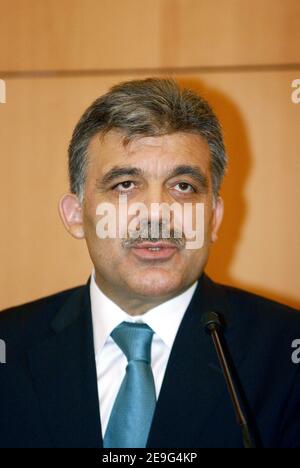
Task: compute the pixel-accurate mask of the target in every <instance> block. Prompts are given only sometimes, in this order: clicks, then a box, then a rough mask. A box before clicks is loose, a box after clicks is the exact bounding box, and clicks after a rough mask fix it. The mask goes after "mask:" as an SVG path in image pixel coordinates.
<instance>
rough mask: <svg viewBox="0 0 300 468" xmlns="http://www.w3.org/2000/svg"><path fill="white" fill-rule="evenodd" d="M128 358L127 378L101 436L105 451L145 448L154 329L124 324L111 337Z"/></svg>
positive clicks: (152, 388) (152, 398)
mask: <svg viewBox="0 0 300 468" xmlns="http://www.w3.org/2000/svg"><path fill="white" fill-rule="evenodd" d="M111 337H112V338H113V340H114V341H115V342H116V344H117V345H118V346H119V347H120V348H121V350H122V351H123V353H124V354H125V356H126V358H127V361H128V363H127V367H126V375H125V377H124V379H123V382H122V384H121V387H120V390H119V393H118V395H117V397H116V400H115V403H114V406H113V409H112V411H111V415H110V418H109V422H108V426H107V429H106V433H105V436H104V441H103V446H104V448H144V447H146V444H147V439H148V435H149V431H150V427H151V422H152V418H153V414H154V410H155V404H156V395H155V384H154V379H153V374H152V369H151V344H152V338H153V330H151V328H150V327H148V325H146V324H143V323H129V322H123V323H121V325H119V326H118V327H116V328H115V329H114V331H113V332H112V334H111Z"/></svg>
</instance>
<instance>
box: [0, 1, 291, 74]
mask: <svg viewBox="0 0 300 468" xmlns="http://www.w3.org/2000/svg"><path fill="white" fill-rule="evenodd" d="M299 15H300V2H299V0H263V1H262V0H251V1H250V0H9V1H8V0H1V3H0V50H1V54H0V74H1V71H2V72H4V71H8V72H11V71H31V70H48V71H49V70H50V71H51V70H53V71H54V70H88V69H102V70H103V69H127V70H128V69H136V68H160V67H199V66H224V65H227V66H228V65H233V66H239V65H257V64H271V65H274V64H290V63H295V62H296V63H298V62H299V50H300V29H299Z"/></svg>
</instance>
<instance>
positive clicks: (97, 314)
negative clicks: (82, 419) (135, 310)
mask: <svg viewBox="0 0 300 468" xmlns="http://www.w3.org/2000/svg"><path fill="white" fill-rule="evenodd" d="M196 287H197V282H196V283H194V284H193V285H192V286H191V287H190V288H189V289H187V290H186V291H185V292H184V293H182V294H180V295H179V296H176V297H174V298H172V299H170V300H169V301H166V302H164V303H162V304H160V305H158V306H156V307H154V308H153V309H151V310H149V311H148V312H146V313H145V314H143V315H141V316H134V317H132V316H130V315H128V314H127V313H126V312H124V311H123V310H122V309H121V308H120V307H119V306H117V305H116V304H115V303H114V302H113V301H111V300H110V299H109V298H108V297H107V296H106V295H105V294H104V293H103V292H102V291H101V290H100V288H99V287H98V285H97V284H96V281H95V274H94V272H93V274H92V275H91V283H90V297H91V309H92V321H93V334H94V346H95V357H96V368H97V382H98V395H99V403H100V416H101V425H102V435H103V437H104V434H105V431H106V427H107V424H108V420H109V417H110V413H111V410H112V407H113V404H114V402H115V399H116V396H117V393H118V391H119V388H120V386H121V383H122V380H123V378H124V376H125V371H126V366H127V359H126V357H125V355H124V354H123V352H122V351H121V349H120V348H119V347H118V345H117V344H116V343H115V342H114V340H113V339H112V338H111V337H110V334H111V332H112V331H113V330H114V329H115V327H117V326H118V325H119V324H120V323H121V322H124V321H126V322H139V323H146V324H147V325H148V326H149V327H151V328H152V330H153V331H154V335H153V341H152V347H151V367H152V372H153V377H154V382H155V389H156V398H158V395H159V392H160V389H161V385H162V382H163V378H164V375H165V370H166V367H167V363H168V359H169V356H170V353H171V349H172V346H173V342H174V340H175V337H176V334H177V331H178V329H179V326H180V323H181V321H182V319H183V316H184V313H185V311H186V310H187V308H188V305H189V303H190V301H191V299H192V296H193V294H194V292H195V289H196Z"/></svg>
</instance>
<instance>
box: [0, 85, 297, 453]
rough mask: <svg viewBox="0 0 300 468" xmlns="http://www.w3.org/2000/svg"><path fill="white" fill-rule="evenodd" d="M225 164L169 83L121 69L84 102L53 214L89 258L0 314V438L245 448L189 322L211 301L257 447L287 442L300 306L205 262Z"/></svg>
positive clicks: (53, 443) (213, 136)
mask: <svg viewBox="0 0 300 468" xmlns="http://www.w3.org/2000/svg"><path fill="white" fill-rule="evenodd" d="M226 162H227V160H226V154H225V149H224V144H223V138H222V133H221V129H220V125H219V122H218V120H217V118H216V116H215V114H214V113H213V111H212V110H211V108H210V107H209V105H208V104H207V103H206V102H205V101H204V100H203V99H202V98H201V97H199V96H197V95H196V94H194V93H193V92H192V91H189V90H187V89H180V88H179V87H178V86H177V85H176V83H175V82H173V81H170V80H160V79H147V80H141V81H132V82H127V83H122V84H120V85H118V86H115V87H113V88H112V89H111V90H110V91H109V92H108V93H107V94H105V95H104V96H102V97H100V98H99V99H98V100H96V101H95V102H94V103H93V104H92V105H91V106H90V108H89V109H88V110H87V111H86V112H85V113H84V115H83V116H82V118H81V119H80V121H79V122H78V124H77V126H76V128H75V130H74V133H73V137H72V140H71V143H70V147H69V174H70V186H71V190H70V193H68V194H66V195H65V196H64V197H63V198H62V199H61V201H60V214H61V218H62V220H63V223H64V225H65V227H66V229H67V230H68V232H69V233H70V234H71V235H72V236H73V237H75V238H76V239H85V241H86V243H87V247H88V250H89V254H90V257H91V260H92V262H93V265H94V271H93V274H92V276H91V278H90V279H89V281H88V283H87V285H85V286H81V287H78V288H74V289H72V290H68V291H63V292H61V293H59V294H56V295H53V296H50V297H47V298H44V299H40V300H38V301H35V302H32V303H30V304H25V305H23V306H19V307H16V308H13V309H10V310H7V311H4V312H3V313H1V314H0V330H1V338H2V339H3V340H4V341H5V343H6V346H7V363H6V364H5V365H2V366H1V376H0V391H1V398H0V418H1V426H0V435H1V437H0V446H3V447H107V448H116V447H147V448H159V447H164V448H176V447H177V448H184V447H194V448H201V447H211V448H213V447H236V448H238V447H243V437H242V433H241V430H240V427H239V426H238V424H237V423H236V419H235V414H234V411H233V407H232V404H231V400H230V397H229V395H228V392H227V389H226V383H225V380H224V378H223V375H222V372H221V369H220V366H219V362H218V358H217V355H216V353H215V350H214V347H213V343H212V341H211V338H210V337H209V335H208V334H207V333H206V331H205V330H204V327H203V325H202V324H201V320H202V319H203V317H204V316H205V314H206V313H207V312H216V313H217V314H218V315H219V317H220V319H221V320H222V321H223V322H224V325H225V328H224V344H225V346H226V354H227V357H228V359H229V360H230V362H231V366H232V374H233V377H234V380H235V384H236V386H237V388H238V394H239V399H240V401H241V405H242V409H243V412H244V413H245V415H246V417H247V420H248V423H249V428H250V433H251V437H252V438H253V440H255V444H256V446H263V447H300V414H299V409H300V367H299V366H297V364H296V363H294V362H293V360H292V352H293V348H292V345H293V343H294V341H295V339H297V338H300V316H298V314H297V313H296V311H294V310H291V309H289V308H288V307H286V306H283V305H280V304H277V303H274V302H272V301H269V300H267V299H263V298H261V297H258V296H255V295H252V294H250V293H247V292H244V291H241V290H237V289H234V288H232V287H225V286H221V285H218V284H215V283H214V282H213V281H212V280H210V279H209V278H208V277H207V276H206V275H205V273H204V269H205V265H206V263H207V260H208V256H209V251H210V246H211V244H212V243H213V242H215V240H216V239H217V232H218V229H219V226H220V224H221V221H222V216H223V202H222V199H221V198H220V196H219V189H220V185H221V182H222V178H223V175H224V172H225V168H226ZM125 202H126V206H125ZM122 203H123V204H122ZM135 204H137V206H138V207H139V209H138V210H136V209H132V207H133V206H134V205H135ZM157 204H161V206H165V207H166V206H167V207H170V206H173V204H175V205H174V206H175V208H176V207H177V211H176V210H175V209H174V210H173V211H172V212H171V211H169V212H168V213H167V212H166V211H164V210H160V209H159V210H154V209H152V208H154V207H155V206H156V205H157ZM124 206H125V207H126V210H125V211H122V209H123V208H124ZM174 206H173V208H174ZM201 207H204V216H203V217H201V216H199V217H198V214H199V213H200V215H201V213H203V211H202V212H201ZM109 208H113V209H112V210H111V211H110V214H109V216H108V215H107V217H106V218H105V223H103V222H102V221H103V219H104V218H103V216H102V217H101V215H104V212H105V210H106V211H107V210H108V211H109ZM178 208H179V209H178ZM181 208H184V209H187V208H190V211H189V215H188V216H186V217H184V216H183V218H181V219H180V215H181V214H182V213H180V209H181ZM198 209H199V210H198ZM124 213H125V214H124ZM167 214H168V215H170V216H169V217H168V216H167ZM125 215H126V216H127V215H128V219H127V220H126V222H125V221H124V218H125V217H126V216H125ZM101 220H102V221H101ZM199 220H200V221H201V222H200V221H199ZM180 221H181V223H180ZM134 222H135V223H134ZM189 223H190V224H189ZM104 224H107V226H106V227H104ZM180 228H182V230H181V232H180ZM200 231H201V233H202V237H201V236H200V237H201V239H202V242H201V243H200V244H199V243H198V244H197V243H196V244H193V243H192V242H190V244H188V242H189V240H191V239H192V235H191V234H192V233H194V234H195V236H196V237H197V234H199V232H200ZM108 234H109V235H108ZM198 240H199V239H198Z"/></svg>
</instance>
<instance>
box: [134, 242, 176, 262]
mask: <svg viewBox="0 0 300 468" xmlns="http://www.w3.org/2000/svg"><path fill="white" fill-rule="evenodd" d="M151 247H152V248H160V250H148V249H149V248H151ZM132 251H133V253H134V254H135V255H136V256H137V257H138V258H141V259H144V260H166V259H170V258H171V257H173V255H174V254H175V252H177V251H178V248H177V247H176V245H174V244H170V243H169V242H142V243H140V244H138V245H136V246H135V247H132Z"/></svg>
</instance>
